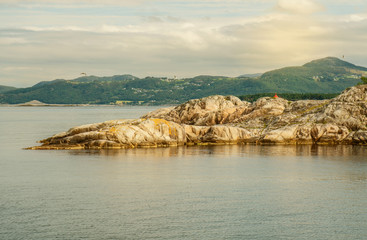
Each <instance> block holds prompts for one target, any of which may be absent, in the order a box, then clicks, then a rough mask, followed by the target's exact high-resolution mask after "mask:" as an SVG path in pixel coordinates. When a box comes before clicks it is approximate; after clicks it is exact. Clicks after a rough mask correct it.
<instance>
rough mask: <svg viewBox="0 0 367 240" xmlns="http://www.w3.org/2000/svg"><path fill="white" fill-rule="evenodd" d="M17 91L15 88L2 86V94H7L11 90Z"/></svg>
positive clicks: (0, 90) (0, 91) (0, 88)
mask: <svg viewBox="0 0 367 240" xmlns="http://www.w3.org/2000/svg"><path fill="white" fill-rule="evenodd" d="M14 89H16V88H15V87H9V86H4V85H0V93H5V92H8V91H11V90H14Z"/></svg>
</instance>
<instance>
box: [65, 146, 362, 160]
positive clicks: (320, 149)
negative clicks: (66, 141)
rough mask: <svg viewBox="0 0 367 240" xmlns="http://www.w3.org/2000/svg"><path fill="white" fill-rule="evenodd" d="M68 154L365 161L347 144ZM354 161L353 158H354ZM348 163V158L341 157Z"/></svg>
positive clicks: (359, 148) (358, 149)
mask: <svg viewBox="0 0 367 240" xmlns="http://www.w3.org/2000/svg"><path fill="white" fill-rule="evenodd" d="M68 153H69V154H71V155H105V156H130V157H133V156H137V157H138V156H140V157H144V156H149V157H150V158H151V157H155V158H169V157H173V156H191V155H192V156H197V155H217V156H220V155H225V156H228V155H239V156H249V155H253V156H326V157H328V156H329V157H333V156H335V157H348V156H361V158H358V159H359V160H361V161H366V160H367V159H366V158H365V156H367V146H351V145H335V146H320V145H274V146H262V145H223V146H190V147H187V146H186V147H168V148H138V149H103V150H69V151H68ZM354 159H356V158H354ZM345 160H348V158H345Z"/></svg>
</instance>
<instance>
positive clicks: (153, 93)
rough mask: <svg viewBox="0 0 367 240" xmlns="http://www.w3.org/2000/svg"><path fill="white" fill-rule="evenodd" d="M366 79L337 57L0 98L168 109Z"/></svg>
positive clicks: (72, 83)
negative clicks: (231, 73)
mask: <svg viewBox="0 0 367 240" xmlns="http://www.w3.org/2000/svg"><path fill="white" fill-rule="evenodd" d="M365 75H367V68H365V67H361V66H356V65H354V64H352V63H349V62H346V61H343V60H340V59H338V58H335V57H326V58H322V59H317V60H313V61H310V62H308V63H305V64H304V65H302V66H293V67H285V68H280V69H275V70H272V71H268V72H265V73H264V74H262V75H261V76H258V77H225V76H209V75H200V76H196V77H193V78H185V79H176V78H166V77H161V78H158V77H145V78H138V77H135V76H133V75H130V74H125V75H115V76H111V77H97V76H83V77H79V78H76V79H72V80H63V79H56V80H53V81H48V82H47V81H46V82H45V81H44V82H40V83H38V84H35V85H34V86H32V87H29V88H21V89H15V90H12V91H8V92H5V93H2V94H0V102H1V103H10V104H13V103H24V102H28V101H31V100H39V101H41V102H44V103H57V104H88V103H89V104H109V103H114V104H116V103H117V104H119V103H131V102H140V103H141V102H144V103H148V104H167V103H168V104H170V103H179V102H184V101H187V100H190V99H194V98H202V97H206V96H209V95H216V94H219V95H237V96H239V95H248V94H257V93H266V92H268V93H269V92H277V93H338V92H341V91H342V90H344V89H345V88H347V87H350V86H353V85H355V84H357V83H358V82H359V81H360V77H361V76H365Z"/></svg>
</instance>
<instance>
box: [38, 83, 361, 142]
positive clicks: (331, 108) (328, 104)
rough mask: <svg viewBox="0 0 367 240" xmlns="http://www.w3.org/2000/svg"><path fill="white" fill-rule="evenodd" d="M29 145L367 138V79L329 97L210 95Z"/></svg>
mask: <svg viewBox="0 0 367 240" xmlns="http://www.w3.org/2000/svg"><path fill="white" fill-rule="evenodd" d="M41 143H42V145H41V146H36V147H33V148H31V149H74V148H77V149H87V148H135V147H164V146H179V145H195V144H197V145H201V144H237V143H256V144H367V85H359V86H355V87H352V88H350V89H347V90H345V91H344V92H343V93H342V94H340V95H339V96H338V97H336V98H334V99H331V100H321V101H316V100H302V101H296V102H291V101H287V100H285V99H282V98H269V97H265V98H260V99H258V100H257V101H256V102H254V103H249V102H243V101H241V100H240V99H238V98H237V97H234V96H228V97H224V96H210V97H206V98H202V99H195V100H191V101H188V102H186V103H184V104H181V105H179V106H176V107H170V108H162V109H158V110H156V111H154V112H151V113H148V114H146V115H145V116H143V117H142V118H141V119H135V120H114V121H107V122H103V123H97V124H89V125H83V126H80V127H75V128H72V129H70V130H69V131H67V132H63V133H59V134H56V135H54V136H52V137H50V138H47V139H45V140H42V141H41Z"/></svg>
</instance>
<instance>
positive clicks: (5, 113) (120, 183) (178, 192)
mask: <svg viewBox="0 0 367 240" xmlns="http://www.w3.org/2000/svg"><path fill="white" fill-rule="evenodd" d="M153 109H154V108H153V107H64V108H63V107H39V108H37V107H33V108H32V107H0V239H37V240H38V239H343V240H344V239H367V148H366V147H363V146H327V147H317V146H216V147H188V148H186V147H180V148H159V149H129V150H114V151H87V150H86V151H80V150H78V151H75V150H70V151H69V150H65V151H30V150H22V148H24V147H28V146H33V145H36V144H37V143H36V141H37V140H40V139H42V138H45V137H49V136H50V135H52V134H54V133H57V132H60V131H64V130H67V129H69V128H70V127H73V126H76V125H80V124H85V123H94V122H101V121H105V120H111V119H120V118H135V117H138V116H140V115H142V114H144V113H146V112H148V111H151V110H153Z"/></svg>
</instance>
